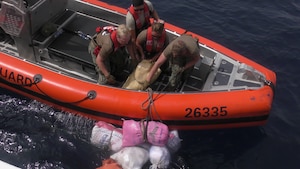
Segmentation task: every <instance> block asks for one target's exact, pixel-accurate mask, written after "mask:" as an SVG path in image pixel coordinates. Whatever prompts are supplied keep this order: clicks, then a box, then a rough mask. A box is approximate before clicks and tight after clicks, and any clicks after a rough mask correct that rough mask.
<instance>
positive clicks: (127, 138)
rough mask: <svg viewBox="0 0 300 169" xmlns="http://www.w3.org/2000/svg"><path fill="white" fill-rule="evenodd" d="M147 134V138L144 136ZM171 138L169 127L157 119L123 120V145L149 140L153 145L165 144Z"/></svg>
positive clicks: (137, 143)
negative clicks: (147, 120)
mask: <svg viewBox="0 0 300 169" xmlns="http://www.w3.org/2000/svg"><path fill="white" fill-rule="evenodd" d="M146 130H147V131H146ZM144 134H146V136H147V137H146V138H144ZM168 138H169V129H168V126H166V125H165V124H163V123H160V122H156V121H149V122H148V125H147V122H146V121H134V120H124V121H123V139H122V141H123V147H128V146H136V145H139V144H141V143H143V142H145V139H147V140H146V141H148V142H149V143H150V144H152V145H156V146H164V145H166V143H167V141H168Z"/></svg>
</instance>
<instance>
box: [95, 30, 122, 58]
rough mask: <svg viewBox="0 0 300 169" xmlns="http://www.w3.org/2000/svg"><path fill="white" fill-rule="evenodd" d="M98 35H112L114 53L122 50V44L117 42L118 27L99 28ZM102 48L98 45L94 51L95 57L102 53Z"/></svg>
mask: <svg viewBox="0 0 300 169" xmlns="http://www.w3.org/2000/svg"><path fill="white" fill-rule="evenodd" d="M96 32H97V34H99V33H101V32H102V35H105V34H110V39H111V41H112V42H113V48H114V50H113V52H115V51H117V50H118V49H119V48H120V46H121V45H120V43H119V42H118V40H117V27H115V26H105V27H103V28H101V27H97V28H96ZM100 49H101V46H100V45H98V44H97V46H96V47H95V49H94V52H93V53H94V55H95V56H97V55H98V53H99V52H100Z"/></svg>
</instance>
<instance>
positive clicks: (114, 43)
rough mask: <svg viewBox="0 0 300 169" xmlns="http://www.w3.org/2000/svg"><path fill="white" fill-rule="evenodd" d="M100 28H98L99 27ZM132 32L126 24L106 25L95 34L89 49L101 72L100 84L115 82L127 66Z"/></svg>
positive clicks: (98, 70) (97, 68) (99, 72)
mask: <svg viewBox="0 0 300 169" xmlns="http://www.w3.org/2000/svg"><path fill="white" fill-rule="evenodd" d="M97 29H98V28H97ZM130 39H131V33H130V31H129V29H128V28H127V27H126V25H124V24H121V25H119V26H118V27H117V28H115V27H113V26H111V27H105V28H103V29H102V30H99V29H98V32H97V33H96V34H95V35H94V36H93V38H92V40H91V42H90V44H89V47H88V51H89V53H90V54H91V55H92V58H93V62H94V64H95V67H96V70H97V72H98V74H99V79H98V83H99V84H115V83H116V78H115V77H116V76H118V75H119V74H120V73H121V72H122V70H123V69H124V68H125V66H126V63H127V59H128V53H127V52H126V50H125V47H127V48H128V52H129V53H131V51H130V49H131V44H132V43H131V41H130Z"/></svg>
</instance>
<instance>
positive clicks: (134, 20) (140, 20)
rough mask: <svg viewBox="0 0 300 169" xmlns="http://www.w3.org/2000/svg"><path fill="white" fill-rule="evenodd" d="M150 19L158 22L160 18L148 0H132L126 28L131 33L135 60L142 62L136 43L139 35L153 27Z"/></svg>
mask: <svg viewBox="0 0 300 169" xmlns="http://www.w3.org/2000/svg"><path fill="white" fill-rule="evenodd" d="M150 18H154V20H158V19H159V16H158V14H157V12H156V10H155V9H154V8H153V5H152V3H151V2H150V1H148V0H145V1H144V0H132V5H131V6H130V7H129V8H128V12H127V15H126V26H127V27H128V28H129V30H130V31H131V41H132V42H133V45H132V47H133V52H134V58H135V59H136V60H137V61H140V60H141V58H140V56H139V55H138V53H137V50H136V46H135V41H136V37H137V35H138V34H139V33H140V32H141V31H142V30H144V29H147V28H148V27H149V26H151V23H150Z"/></svg>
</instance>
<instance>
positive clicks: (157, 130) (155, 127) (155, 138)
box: [147, 121, 169, 146]
mask: <svg viewBox="0 0 300 169" xmlns="http://www.w3.org/2000/svg"><path fill="white" fill-rule="evenodd" d="M168 138H169V128H168V126H167V125H165V124H163V123H161V122H157V121H149V124H148V128H147V140H148V142H149V143H151V144H152V145H155V146H164V145H166V144H167V142H168Z"/></svg>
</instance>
